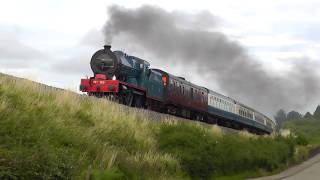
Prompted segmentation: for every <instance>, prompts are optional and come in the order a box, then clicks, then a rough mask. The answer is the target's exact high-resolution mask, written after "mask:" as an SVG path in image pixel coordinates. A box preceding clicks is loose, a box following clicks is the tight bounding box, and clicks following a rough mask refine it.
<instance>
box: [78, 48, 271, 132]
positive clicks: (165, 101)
mask: <svg viewBox="0 0 320 180" xmlns="http://www.w3.org/2000/svg"><path fill="white" fill-rule="evenodd" d="M90 66H91V69H92V71H93V76H92V77H90V78H84V79H81V83H80V91H81V92H84V93H86V94H88V95H89V96H95V97H98V98H109V99H112V100H114V101H116V102H118V103H121V104H124V105H126V106H131V107H137V108H145V109H148V110H152V111H157V112H160V113H166V114H170V115H174V116H178V117H181V118H185V119H191V120H194V121H201V122H204V123H208V124H217V125H219V126H224V127H228V128H232V129H236V130H247V131H249V132H252V133H255V134H259V135H262V134H270V133H272V132H273V131H274V130H275V127H276V123H275V121H274V120H272V119H270V118H268V117H267V116H266V115H264V114H262V113H260V112H258V111H256V110H255V109H253V108H250V107H248V106H246V105H244V104H242V103H240V102H238V101H236V100H235V99H233V98H230V97H227V96H224V95H222V94H220V93H218V92H215V91H213V90H210V89H208V88H206V87H202V86H198V85H196V84H194V83H191V82H189V81H187V80H186V79H185V78H183V77H179V76H175V75H172V74H170V73H168V72H165V71H163V70H160V69H154V68H150V63H149V62H148V61H146V60H143V59H141V58H138V57H135V56H131V55H128V54H126V53H125V52H123V51H112V50H111V45H105V46H104V48H103V49H100V50H98V51H96V52H95V53H94V54H93V56H92V58H91V61H90Z"/></svg>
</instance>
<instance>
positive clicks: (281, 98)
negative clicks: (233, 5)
mask: <svg viewBox="0 0 320 180" xmlns="http://www.w3.org/2000/svg"><path fill="white" fill-rule="evenodd" d="M108 13H109V15H110V19H109V20H108V21H107V22H106V24H105V26H104V34H105V39H106V42H107V43H110V42H111V41H113V40H114V41H116V40H118V39H126V42H127V43H129V44H130V43H133V44H134V46H137V47H140V48H141V49H143V50H144V51H147V52H149V53H151V54H153V55H154V56H155V57H158V58H157V59H161V60H162V61H163V62H165V63H168V64H170V63H171V64H174V63H175V61H179V62H183V64H185V67H187V66H194V67H197V70H198V71H199V73H202V74H203V75H204V76H203V77H208V78H209V79H210V80H208V83H209V84H208V87H210V81H216V82H217V83H218V85H219V86H220V88H221V89H222V90H223V91H224V92H226V93H227V94H228V95H229V96H230V97H233V98H235V99H238V100H240V101H242V102H244V103H246V104H248V105H249V106H252V107H255V108H256V109H258V110H260V111H262V112H264V113H267V114H268V115H272V114H274V113H275V111H276V110H278V109H280V108H283V107H284V108H286V109H290V110H291V109H298V110H305V108H306V105H308V104H311V103H318V102H315V100H316V98H318V97H319V94H320V93H319V91H318V89H319V81H318V77H317V75H316V69H315V65H314V64H313V62H312V61H311V60H309V59H308V58H303V59H298V60H296V61H295V62H297V63H294V64H292V67H293V68H292V71H290V72H289V73H287V74H286V75H285V76H276V75H272V74H270V73H268V72H266V71H265V70H264V69H263V68H262V65H261V64H259V63H258V62H257V61H256V60H255V59H254V58H252V57H250V55H248V53H247V51H246V49H245V48H244V47H242V46H241V45H240V44H239V43H237V42H236V41H232V40H231V39H230V38H228V37H227V36H226V35H224V34H223V33H221V32H218V31H217V25H218V24H219V18H218V17H216V16H214V15H212V14H210V13H209V12H206V11H204V12H201V13H198V14H192V15H191V14H185V13H181V12H168V11H165V10H163V9H161V8H158V7H154V6H142V7H140V8H136V9H127V8H123V7H119V6H111V7H109V9H108ZM137 55H138V56H139V54H137ZM302 61H303V63H301V62H302Z"/></svg>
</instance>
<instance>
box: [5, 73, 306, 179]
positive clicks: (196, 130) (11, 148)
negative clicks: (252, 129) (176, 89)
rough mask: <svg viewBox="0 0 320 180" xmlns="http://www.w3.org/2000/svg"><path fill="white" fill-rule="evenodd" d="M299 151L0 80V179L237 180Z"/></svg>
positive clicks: (295, 157)
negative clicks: (231, 179)
mask: <svg viewBox="0 0 320 180" xmlns="http://www.w3.org/2000/svg"><path fill="white" fill-rule="evenodd" d="M301 147H304V143H303V142H301V141H299V136H286V137H284V136H275V135H273V136H255V135H252V134H249V133H246V132H241V133H230V134H225V133H222V132H221V130H220V129H219V128H218V127H216V126H207V125H202V124H200V123H196V122H191V121H180V120H178V119H176V118H174V117H171V116H166V115H160V114H158V113H153V112H148V111H145V110H141V109H133V108H128V107H124V106H122V105H119V104H115V103H113V102H110V101H107V100H105V99H96V98H92V97H87V96H81V95H77V94H75V93H72V92H69V91H56V90H52V89H50V88H48V87H46V86H43V85H39V84H35V83H32V82H30V81H27V80H18V79H15V78H11V77H7V76H1V75H0V179H210V178H211V179H219V178H220V179H226V178H228V179H230V178H233V179H243V178H245V177H250V176H259V175H265V174H268V173H272V172H274V171H277V170H280V169H283V168H285V167H287V166H288V165H289V164H291V163H294V162H297V161H300V160H301V158H304V156H301V155H300V154H303V152H305V151H303V150H301V149H303V148H301ZM299 149H300V150H299Z"/></svg>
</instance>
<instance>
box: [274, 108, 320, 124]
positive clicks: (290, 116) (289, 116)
mask: <svg viewBox="0 0 320 180" xmlns="http://www.w3.org/2000/svg"><path fill="white" fill-rule="evenodd" d="M302 118H305V119H319V120H320V105H318V106H317V108H316V110H315V111H314V113H313V114H311V113H310V112H307V113H306V114H304V115H302V114H301V113H299V112H297V111H290V112H288V113H287V112H286V111H285V110H283V109H280V110H279V111H277V113H276V115H275V116H274V119H275V120H276V122H277V127H278V130H279V129H280V128H281V127H282V125H283V123H284V122H286V121H290V120H296V119H302Z"/></svg>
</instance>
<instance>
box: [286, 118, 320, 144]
mask: <svg viewBox="0 0 320 180" xmlns="http://www.w3.org/2000/svg"><path fill="white" fill-rule="evenodd" d="M284 128H286V129H290V130H291V131H293V132H294V133H296V134H299V135H301V136H303V137H305V138H306V140H307V141H308V143H309V144H311V145H318V146H319V145H320V119H319V118H302V119H298V120H290V121H287V122H286V123H285V124H284Z"/></svg>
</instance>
